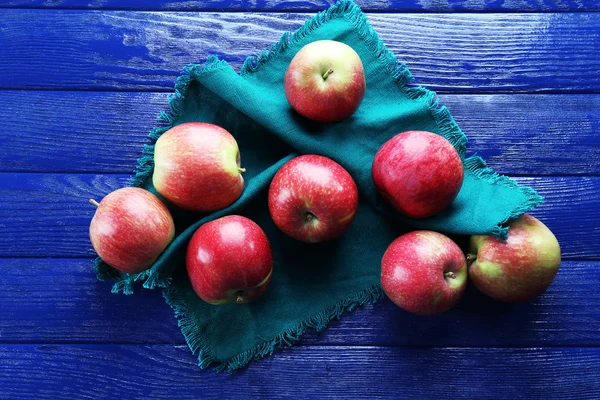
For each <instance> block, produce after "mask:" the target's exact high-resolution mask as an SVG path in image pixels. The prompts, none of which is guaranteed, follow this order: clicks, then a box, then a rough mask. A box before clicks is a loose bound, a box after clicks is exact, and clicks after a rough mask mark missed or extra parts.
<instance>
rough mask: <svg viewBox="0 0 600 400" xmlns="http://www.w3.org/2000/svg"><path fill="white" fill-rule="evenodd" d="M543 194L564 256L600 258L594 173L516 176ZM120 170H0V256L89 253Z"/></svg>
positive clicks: (599, 190) (545, 215) (542, 213)
mask: <svg viewBox="0 0 600 400" xmlns="http://www.w3.org/2000/svg"><path fill="white" fill-rule="evenodd" d="M516 180H517V181H518V182H521V183H523V184H526V185H529V186H532V187H533V188H535V189H537V190H538V191H539V193H540V194H541V195H543V196H545V197H546V202H545V204H544V205H542V206H541V207H539V208H538V209H536V210H535V212H534V213H533V214H534V215H536V216H538V217H539V218H541V219H542V220H543V221H544V222H545V223H546V224H547V225H548V227H549V228H550V229H552V231H554V233H555V234H556V236H557V238H558V239H559V241H560V243H561V244H562V250H563V256H564V258H577V259H590V258H591V259H598V258H600V228H599V227H600V212H599V206H600V204H599V203H598V198H600V178H599V177H554V176H549V177H519V178H516ZM127 182H128V176H125V175H93V174H86V175H72V174H27V173H2V174H0V215H2V220H1V226H2V229H1V230H0V256H2V257H44V256H47V257H91V256H93V255H94V253H93V249H92V247H91V244H90V242H89V237H88V226H89V222H90V220H91V218H92V216H93V213H94V208H93V206H91V205H90V204H89V203H88V199H89V198H90V197H93V198H96V199H101V198H102V197H103V196H104V195H106V194H108V193H109V192H111V191H113V190H116V189H118V188H119V187H122V186H125V185H126V184H127Z"/></svg>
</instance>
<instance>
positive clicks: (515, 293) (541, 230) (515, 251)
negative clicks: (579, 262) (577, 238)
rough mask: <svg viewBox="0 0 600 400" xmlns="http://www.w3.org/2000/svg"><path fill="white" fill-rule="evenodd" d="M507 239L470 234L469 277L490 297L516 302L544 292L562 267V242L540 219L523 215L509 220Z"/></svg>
mask: <svg viewBox="0 0 600 400" xmlns="http://www.w3.org/2000/svg"><path fill="white" fill-rule="evenodd" d="M508 226H509V231H508V239H507V241H506V242H503V241H502V240H500V239H497V238H495V237H493V236H480V235H477V236H471V245H470V250H469V254H468V255H467V259H468V261H469V263H470V265H469V279H470V280H471V282H472V283H473V284H474V285H475V286H476V287H477V289H479V290H480V291H481V292H483V293H485V294H487V295H488V296H490V297H492V298H494V299H496V300H500V301H504V302H508V303H516V302H522V301H527V300H530V299H533V298H534V297H536V296H539V295H540V294H542V293H544V292H545V291H546V289H547V288H548V286H550V283H551V282H552V280H553V279H554V277H555V276H556V273H557V272H558V268H559V266H560V260H561V256H560V245H559V244H558V240H556V237H555V236H554V234H553V233H552V232H551V231H550V229H548V227H547V226H546V225H544V224H543V223H542V222H541V221H540V220H538V219H537V218H535V217H533V216H531V215H527V214H525V215H522V216H521V217H519V218H518V219H515V220H512V221H510V222H509V223H508Z"/></svg>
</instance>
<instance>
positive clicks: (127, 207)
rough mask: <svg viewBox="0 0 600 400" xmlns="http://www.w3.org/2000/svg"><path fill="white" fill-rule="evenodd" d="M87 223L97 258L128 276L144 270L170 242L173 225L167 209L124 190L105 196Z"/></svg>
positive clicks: (135, 191) (144, 195) (140, 193)
mask: <svg viewBox="0 0 600 400" xmlns="http://www.w3.org/2000/svg"><path fill="white" fill-rule="evenodd" d="M90 202H91V203H92V204H94V205H95V206H97V207H98V208H97V209H96V213H95V214H94V217H93V218H92V222H91V223H90V240H91V242H92V246H93V247H94V250H96V253H98V256H100V258H101V259H102V260H104V262H106V263H107V264H108V265H110V266H111V267H113V268H115V269H118V270H119V271H123V272H128V273H130V274H134V273H138V272H142V271H143V270H145V269H148V268H149V267H150V266H151V265H152V264H153V263H154V261H155V260H156V259H157V258H158V256H159V255H160V254H161V253H162V252H163V251H164V250H165V248H166V247H167V246H168V245H169V243H171V242H172V241H173V237H174V236H175V224H174V223H173V218H172V217H171V214H170V213H169V210H167V207H165V205H164V204H163V203H162V202H161V201H160V200H159V199H158V197H156V196H155V195H153V194H152V193H150V192H149V191H147V190H144V189H140V188H135V187H127V188H123V189H118V190H115V191H114V192H112V193H109V194H108V195H107V196H106V197H104V198H103V199H102V201H100V203H99V204H98V203H97V202H96V201H95V200H90Z"/></svg>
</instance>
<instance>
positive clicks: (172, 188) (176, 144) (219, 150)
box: [152, 122, 245, 212]
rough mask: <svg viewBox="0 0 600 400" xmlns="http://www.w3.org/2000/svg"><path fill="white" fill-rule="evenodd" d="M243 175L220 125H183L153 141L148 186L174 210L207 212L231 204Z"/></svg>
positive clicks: (230, 140) (237, 156)
mask: <svg viewBox="0 0 600 400" xmlns="http://www.w3.org/2000/svg"><path fill="white" fill-rule="evenodd" d="M243 172H245V169H244V168H241V167H240V151H239V148H238V145H237V142H236V141H235V139H234V138H233V136H231V134H230V133H229V132H228V131H226V130H225V129H223V128H221V127H220V126H217V125H213V124H208V123H204V122H187V123H184V124H181V125H177V126H175V127H173V128H171V129H169V130H168V131H167V132H165V133H164V134H163V135H162V136H161V137H160V138H159V139H158V140H157V141H156V146H155V149H154V174H153V175H152V183H153V184H154V187H155V188H156V190H157V191H158V193H160V194H161V195H162V196H163V197H164V198H165V199H167V200H168V201H169V202H171V203H172V204H174V205H176V206H177V207H180V208H183V209H186V210H191V211H202V212H210V211H216V210H219V209H222V208H225V207H227V206H229V205H231V204H232V203H233V202H234V201H235V200H237V198H238V197H240V195H241V194H242V191H243V189H244V178H243V177H242V173H243Z"/></svg>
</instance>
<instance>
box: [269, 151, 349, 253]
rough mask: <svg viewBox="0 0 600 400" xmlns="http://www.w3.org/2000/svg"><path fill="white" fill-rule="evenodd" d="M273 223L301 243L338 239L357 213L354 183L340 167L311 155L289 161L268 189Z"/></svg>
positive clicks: (323, 158)
mask: <svg viewBox="0 0 600 400" xmlns="http://www.w3.org/2000/svg"><path fill="white" fill-rule="evenodd" d="M268 202H269V212H270V213H271V217H272V218H273V222H275V225H277V227H278V228H279V229H281V230H282V231H283V232H284V233H286V234H288V235H289V236H291V237H293V238H295V239H297V240H300V241H303V242H309V243H314V242H323V241H327V240H333V239H335V238H338V237H339V236H341V235H342V234H343V233H344V232H345V231H346V230H347V229H348V228H349V227H350V225H351V224H352V221H353V220H354V217H355V216H356V212H357V210H358V189H357V187H356V183H355V182H354V180H353V179H352V177H351V176H350V174H349V173H348V171H346V170H345V169H344V168H343V167H342V166H341V165H339V164H338V163H336V162H335V161H333V160H331V159H329V158H327V157H323V156H319V155H314V154H308V155H303V156H299V157H296V158H294V159H292V160H290V161H288V162H287V163H286V164H285V165H284V166H283V167H281V169H280V170H279V171H278V172H277V174H275V177H274V178H273V181H272V182H271V186H270V187H269V197H268Z"/></svg>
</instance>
